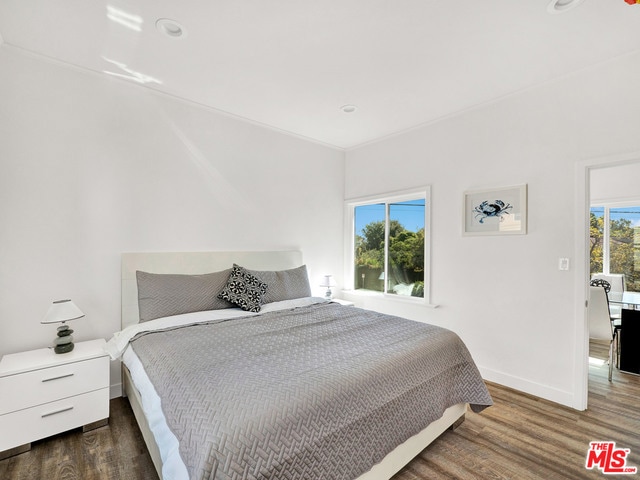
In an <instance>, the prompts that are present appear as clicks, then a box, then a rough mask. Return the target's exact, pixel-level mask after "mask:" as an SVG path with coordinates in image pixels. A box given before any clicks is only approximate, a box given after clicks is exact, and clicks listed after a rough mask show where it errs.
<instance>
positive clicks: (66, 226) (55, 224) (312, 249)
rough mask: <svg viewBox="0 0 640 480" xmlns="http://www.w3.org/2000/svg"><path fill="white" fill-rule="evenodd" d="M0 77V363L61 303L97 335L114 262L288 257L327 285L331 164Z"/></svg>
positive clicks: (269, 140) (109, 303) (73, 75)
mask: <svg viewBox="0 0 640 480" xmlns="http://www.w3.org/2000/svg"><path fill="white" fill-rule="evenodd" d="M0 73H1V74H0V105H1V107H0V325H1V327H2V332H3V334H2V336H1V338H0V355H1V354H6V353H12V352H17V351H21V350H26V349H32V348H41V347H44V346H46V345H49V344H51V342H52V340H53V338H54V336H55V326H53V327H52V326H50V325H49V326H47V325H40V323H39V322H40V319H41V318H42V317H43V316H44V314H45V312H46V310H47V308H48V307H49V305H50V303H51V302H52V301H53V300H57V299H61V298H71V299H73V300H74V301H75V303H76V304H77V305H78V306H79V307H80V308H81V309H82V310H83V311H84V312H85V314H86V318H85V319H83V320H78V321H76V322H73V323H72V324H71V326H72V328H73V329H74V330H75V332H76V333H75V334H74V336H75V338H76V339H77V340H80V341H81V340H87V339H91V338H98V337H103V338H105V339H108V338H110V337H111V335H112V333H113V332H115V331H116V330H118V329H119V326H120V254H121V253H122V252H131V251H198V250H252V249H253V250H270V249H288V248H295V249H301V250H302V252H303V254H304V260H305V263H307V264H308V267H309V273H310V277H311V280H312V287H314V288H315V286H316V285H317V284H318V283H319V280H320V278H319V277H320V276H321V275H322V274H325V273H333V274H334V275H336V276H337V279H338V282H339V283H340V277H341V273H342V226H343V221H342V213H343V209H342V199H343V190H344V176H343V170H344V153H343V152H340V151H336V150H333V149H330V148H327V147H325V146H322V145H318V144H314V143H311V142H308V141H305V140H301V139H297V138H294V137H292V136H289V135H284V134H282V133H279V132H276V131H273V130H269V129H266V128H263V127H260V126H256V125H252V124H250V123H247V122H243V121H239V120H237V119H234V118H231V117H228V116H224V115H221V114H218V113H215V112H212V111H208V110H205V109H203V108H200V107H196V106H193V105H191V104H188V103H185V102H182V101H177V100H174V99H171V98H168V97H165V96H160V95H157V94H153V93H152V92H150V91H148V90H146V89H144V88H141V87H139V86H137V85H131V84H128V83H124V82H123V81H119V80H115V79H110V78H107V77H104V76H100V75H97V74H92V73H85V72H82V71H79V70H76V69H74V68H69V67H66V66H60V65H58V64H53V63H50V62H48V61H44V60H42V59H39V58H34V57H31V56H28V55H25V54H23V53H21V52H19V51H16V50H14V49H11V48H9V47H6V46H3V47H0ZM317 288H318V290H319V291H318V292H316V293H318V294H322V293H323V292H322V291H321V290H322V289H320V288H319V287H317ZM118 382H119V372H118V370H117V368H115V367H114V370H113V376H112V384H117V383H118Z"/></svg>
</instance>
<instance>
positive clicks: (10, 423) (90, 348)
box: [0, 339, 109, 459]
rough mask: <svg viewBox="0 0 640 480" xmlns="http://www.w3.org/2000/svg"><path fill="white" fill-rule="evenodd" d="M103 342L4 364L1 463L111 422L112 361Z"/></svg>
mask: <svg viewBox="0 0 640 480" xmlns="http://www.w3.org/2000/svg"><path fill="white" fill-rule="evenodd" d="M104 345H105V341H104V340H103V339H99V340H92V341H89V342H78V343H76V344H75V348H74V349H73V351H71V352H69V353H62V354H56V353H54V351H53V349H52V348H42V349H39V350H32V351H30V352H22V353H15V354H11V355H5V356H4V357H2V360H0V392H2V394H1V395H0V459H2V458H6V457H8V456H11V455H15V454H18V453H22V452H25V451H27V450H29V449H30V448H31V442H33V441H35V440H40V439H41V438H45V437H49V436H51V435H55V434H57V433H61V432H64V431H66V430H71V429H73V428H77V427H85V431H87V430H90V429H92V428H97V427H99V426H102V425H106V423H107V421H108V419H109V357H108V355H107V354H106V353H105V351H104V349H103V347H104Z"/></svg>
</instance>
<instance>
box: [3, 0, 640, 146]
mask: <svg viewBox="0 0 640 480" xmlns="http://www.w3.org/2000/svg"><path fill="white" fill-rule="evenodd" d="M548 1H549V0H455V1H454V0H446V1H445V0H316V1H313V2H312V1H309V0H207V1H205V0H180V1H178V0H173V1H170V0H135V1H134V0H113V1H110V2H108V1H104V0H90V1H88V0H54V1H52V0H0V37H1V39H0V41H1V40H4V43H5V45H6V46H11V47H18V48H20V49H24V50H27V51H30V52H34V53H36V54H39V55H43V56H46V57H51V58H54V59H56V60H59V61H62V62H66V63H69V64H73V65H76V66H79V67H82V68H86V69H88V70H92V71H95V72H100V73H101V74H103V75H110V76H112V77H113V78H118V79H121V80H122V81H127V82H133V83H138V84H140V85H144V86H145V87H147V88H152V89H155V90H159V91H162V92H165V93H168V94H170V95H173V96H176V97H180V98H184V99H188V100H191V101H194V102H197V103H199V104H202V105H206V106H209V107H211V108H214V109H216V110H219V111H224V112H227V113H230V114H233V115H237V116H239V117H242V118H245V119H248V120H250V121H253V122H258V123H261V124H265V125H269V126H271V127H274V128H277V129H280V130H284V131H287V132H290V133H293V134H296V135H300V136H303V137H306V138H309V139H313V140H315V141H318V142H322V143H325V144H329V145H332V146H336V147H340V148H351V147H354V146H357V145H361V144H363V143H366V142H370V141H373V140H376V139H379V138H382V137H385V136H388V135H392V134H394V133H397V132H400V131H403V130H406V129H409V128H412V127H415V126H417V125H421V124H424V123H428V122H432V121H434V120H437V119H440V118H443V117H445V116H447V115H451V114H453V113H456V112H460V111H463V110H465V109H468V108H472V107H474V106H477V105H480V104H483V103H486V102H490V101H493V100H495V99H498V98H501V97H504V96H505V95H509V94H512V93H514V92H518V91H521V90H523V89H527V88H530V87H532V86H535V85H538V84H541V83H544V82H548V81H551V80H553V79H556V78H558V77H562V76H564V75H567V74H570V73H572V72H576V71H579V70H583V69H586V68H589V67H592V66H594V65H598V64H600V63H602V62H605V61H607V60H608V59H611V58H613V57H617V56H620V55H625V54H627V53H629V52H632V51H635V50H638V49H640V5H627V4H626V3H625V1H624V0H585V1H584V2H583V3H582V4H580V5H579V6H578V7H576V8H574V9H572V10H568V11H566V12H564V13H562V14H555V15H552V14H549V13H548V12H547V4H548ZM114 16H115V17H117V18H120V19H123V18H124V19H125V23H126V22H132V23H133V24H134V25H137V26H138V29H139V31H136V30H134V29H131V28H129V27H127V26H124V25H123V24H122V22H118V21H116V20H113V17H114ZM159 18H170V19H174V20H176V21H178V22H179V23H180V24H182V25H183V26H184V28H185V30H186V32H187V34H186V36H183V37H182V38H171V37H168V36H165V35H163V34H161V33H160V32H159V31H158V30H157V29H156V27H155V23H156V20H157V19H159ZM107 72H108V73H107ZM345 104H355V105H357V106H358V110H357V111H356V112H354V113H350V114H346V113H343V112H342V111H341V109H340V107H341V106H342V105H345Z"/></svg>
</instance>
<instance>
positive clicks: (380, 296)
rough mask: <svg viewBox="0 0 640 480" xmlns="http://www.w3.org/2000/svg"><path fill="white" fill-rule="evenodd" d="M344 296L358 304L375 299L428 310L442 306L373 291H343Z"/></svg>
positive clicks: (422, 299)
mask: <svg viewBox="0 0 640 480" xmlns="http://www.w3.org/2000/svg"><path fill="white" fill-rule="evenodd" d="M342 295H343V296H344V297H345V299H348V300H353V301H356V302H357V299H358V298H360V299H372V300H373V299H375V300H380V301H383V302H387V301H389V302H397V303H404V304H410V305H416V306H421V307H427V308H438V307H439V306H440V305H438V304H434V303H429V302H427V300H426V299H424V298H419V297H409V296H404V295H390V294H388V293H382V292H375V291H373V290H342Z"/></svg>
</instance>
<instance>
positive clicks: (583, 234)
mask: <svg viewBox="0 0 640 480" xmlns="http://www.w3.org/2000/svg"><path fill="white" fill-rule="evenodd" d="M638 162H640V151H636V152H628V153H623V154H617V155H610V156H604V157H595V158H589V159H585V160H580V161H578V162H576V167H575V180H576V183H575V207H576V208H575V215H576V216H575V222H574V225H575V235H574V239H575V240H574V241H575V246H574V248H575V256H576V261H575V262H574V264H575V269H574V298H575V307H574V308H575V325H576V331H575V342H576V343H575V345H576V348H575V354H576V356H575V360H574V379H575V384H576V388H575V389H574V392H575V399H574V405H575V408H577V409H578V410H586V408H587V403H588V402H587V401H588V396H589V324H588V319H587V308H586V307H587V299H588V298H589V296H588V295H589V289H588V286H589V277H590V266H589V261H590V257H589V256H588V255H587V252H588V251H589V226H590V220H589V211H590V207H591V198H590V183H591V182H590V177H591V171H592V170H596V169H599V168H609V167H616V166H620V165H628V164H632V163H638Z"/></svg>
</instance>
